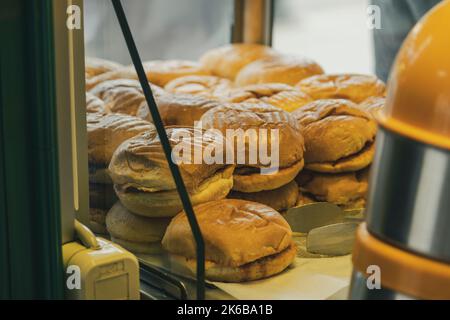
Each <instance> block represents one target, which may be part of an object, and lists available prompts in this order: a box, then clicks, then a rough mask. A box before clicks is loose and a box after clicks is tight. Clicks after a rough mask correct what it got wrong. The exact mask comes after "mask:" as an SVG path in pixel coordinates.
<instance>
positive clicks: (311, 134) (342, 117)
mask: <svg viewBox="0 0 450 320" xmlns="http://www.w3.org/2000/svg"><path fill="white" fill-rule="evenodd" d="M291 114H292V116H294V117H295V118H296V119H297V120H298V122H299V124H300V126H301V131H302V133H303V136H304V138H305V146H306V152H305V163H306V165H307V166H308V165H309V164H311V163H323V162H337V161H339V160H341V159H342V160H348V159H346V157H349V156H351V155H355V154H357V153H358V152H360V151H366V150H365V149H364V148H365V147H366V146H368V145H370V144H371V143H373V141H374V139H375V135H376V131H377V128H376V123H375V122H374V120H373V119H372V117H371V116H370V115H369V114H368V113H367V112H365V111H363V110H362V109H359V108H358V106H357V105H355V104H354V103H352V102H351V101H348V100H343V99H328V100H316V101H314V102H311V103H309V104H307V105H305V106H303V107H301V108H300V109H297V110H295V111H294V112H292V113H291ZM359 160H360V159H359ZM369 160H370V161H371V159H369ZM370 161H369V162H370ZM352 165H354V163H352ZM360 165H364V166H367V163H366V162H364V161H362V162H361V163H360ZM361 168H362V167H361ZM361 168H359V169H361ZM344 169H345V168H344ZM353 170H354V168H353Z"/></svg>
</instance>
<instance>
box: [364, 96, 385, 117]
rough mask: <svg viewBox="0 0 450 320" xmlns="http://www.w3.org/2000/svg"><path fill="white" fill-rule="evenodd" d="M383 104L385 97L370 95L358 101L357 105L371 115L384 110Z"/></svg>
mask: <svg viewBox="0 0 450 320" xmlns="http://www.w3.org/2000/svg"><path fill="white" fill-rule="evenodd" d="M385 105H386V98H385V97H370V98H367V99H366V100H364V101H363V102H362V103H360V104H359V107H360V108H361V109H363V110H366V111H367V112H369V113H370V114H371V115H372V116H375V115H376V114H378V113H379V112H381V111H383V110H384V106H385Z"/></svg>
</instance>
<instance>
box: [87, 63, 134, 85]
mask: <svg viewBox="0 0 450 320" xmlns="http://www.w3.org/2000/svg"><path fill="white" fill-rule="evenodd" d="M117 79H133V80H137V79H138V76H137V73H136V71H134V69H132V68H129V67H124V68H120V69H117V70H111V71H108V72H105V73H101V74H98V75H96V76H94V77H92V78H89V79H86V91H89V90H91V89H92V88H94V87H95V86H96V85H98V84H99V83H101V82H104V81H108V80H117Z"/></svg>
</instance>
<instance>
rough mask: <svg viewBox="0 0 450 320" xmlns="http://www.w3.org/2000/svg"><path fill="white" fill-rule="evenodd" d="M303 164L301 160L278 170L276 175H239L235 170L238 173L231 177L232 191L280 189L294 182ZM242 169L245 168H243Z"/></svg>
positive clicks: (258, 173) (256, 173) (257, 173)
mask: <svg viewBox="0 0 450 320" xmlns="http://www.w3.org/2000/svg"><path fill="white" fill-rule="evenodd" d="M304 164H305V162H304V160H303V159H302V160H300V161H297V162H296V163H294V164H292V165H291V166H289V167H284V168H279V170H278V172H277V173H273V174H265V175H264V174H260V172H255V173H243V174H241V173H239V170H237V171H238V172H237V173H235V174H234V176H233V190H235V191H240V192H260V191H264V190H273V189H277V188H280V187H282V186H284V185H286V184H288V183H289V182H291V181H292V180H294V178H295V177H296V176H297V174H298V173H299V172H300V171H301V170H302V169H303V166H304ZM238 169H242V168H238ZM244 169H247V168H245V167H244ZM250 169H253V168H250Z"/></svg>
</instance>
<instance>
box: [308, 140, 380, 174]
mask: <svg viewBox="0 0 450 320" xmlns="http://www.w3.org/2000/svg"><path fill="white" fill-rule="evenodd" d="M374 154H375V143H374V142H371V143H370V144H368V145H366V146H365V147H364V148H363V149H362V150H361V151H359V152H358V153H356V154H353V155H351V156H348V157H345V158H342V159H339V160H338V161H335V162H316V163H307V164H306V165H305V168H306V169H308V170H311V171H317V172H324V173H341V172H353V171H358V170H361V169H363V168H366V167H367V166H369V165H370V164H371V163H372V160H373V157H374Z"/></svg>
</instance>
